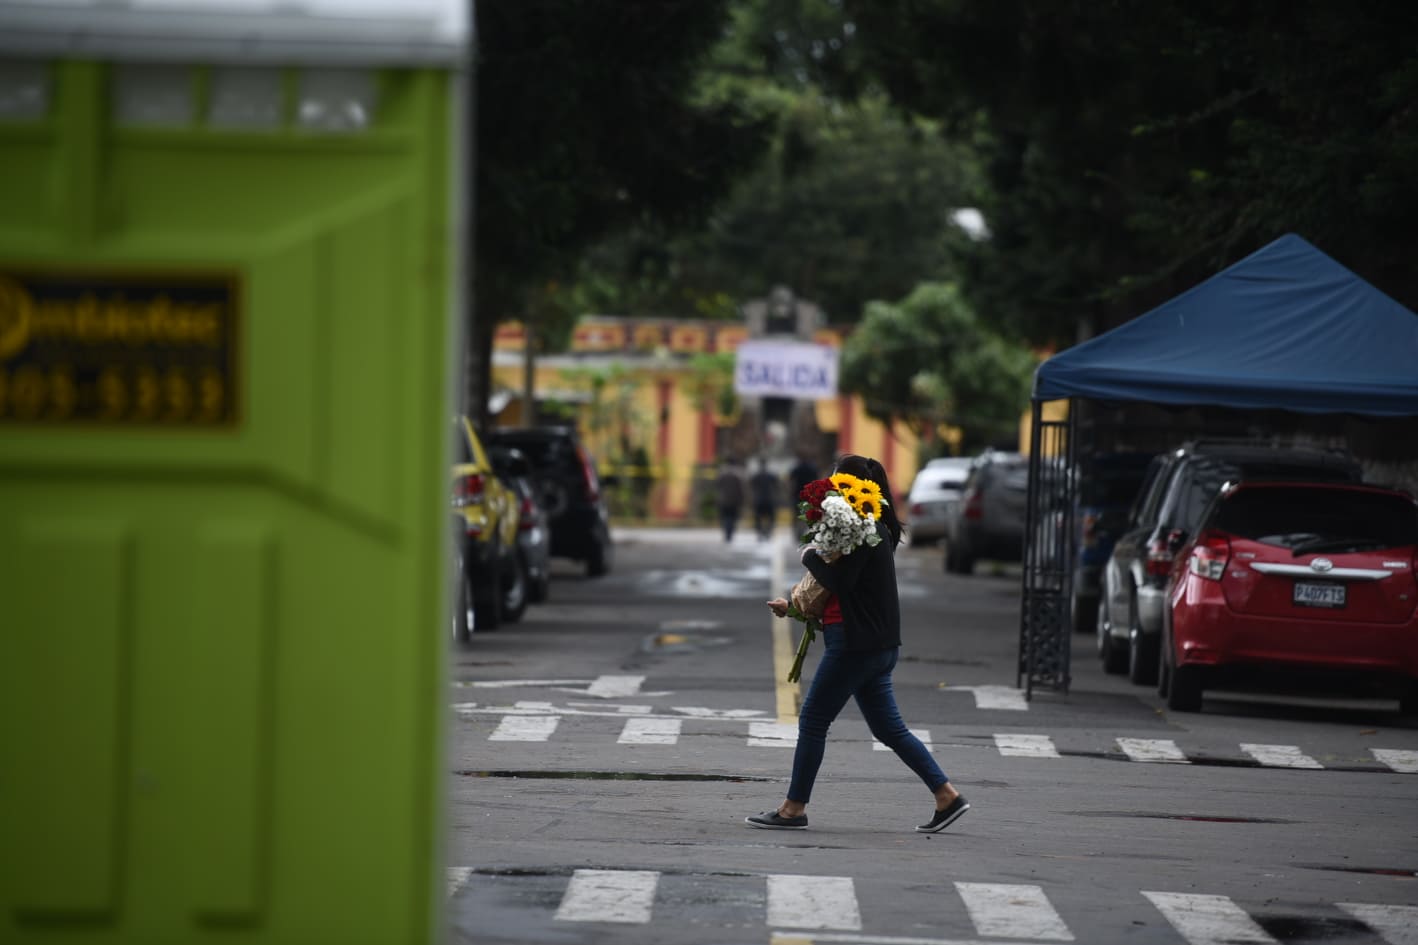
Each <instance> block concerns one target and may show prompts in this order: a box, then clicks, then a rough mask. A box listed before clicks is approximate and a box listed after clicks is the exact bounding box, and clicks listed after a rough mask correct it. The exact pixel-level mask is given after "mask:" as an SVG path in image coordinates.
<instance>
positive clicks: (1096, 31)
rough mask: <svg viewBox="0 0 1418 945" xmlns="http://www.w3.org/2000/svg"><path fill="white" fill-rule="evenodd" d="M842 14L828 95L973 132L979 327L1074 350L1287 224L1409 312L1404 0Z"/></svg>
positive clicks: (1074, 0)
mask: <svg viewBox="0 0 1418 945" xmlns="http://www.w3.org/2000/svg"><path fill="white" fill-rule="evenodd" d="M844 11H845V15H846V16H847V17H848V18H849V19H850V20H851V22H852V23H853V24H854V25H855V27H856V29H855V34H854V50H853V54H852V59H851V61H850V62H849V63H847V64H846V66H845V68H846V69H848V70H849V71H850V70H860V72H859V74H856V75H853V76H850V77H849V78H848V79H847V80H845V81H839V82H838V84H837V85H836V86H835V87H836V88H838V89H842V90H850V89H853V88H857V87H860V86H861V85H862V84H863V83H866V82H870V81H876V82H880V83H881V84H882V86H883V87H884V88H886V89H887V90H888V92H889V94H890V96H891V99H892V101H894V102H895V103H896V104H897V105H899V106H901V107H903V108H906V109H908V110H910V111H912V112H914V113H917V114H923V115H929V116H931V117H933V118H936V119H938V120H940V121H941V122H942V123H943V124H944V127H946V128H947V129H949V130H950V131H951V132H953V133H967V132H970V130H971V129H974V132H973V133H974V135H975V140H976V142H977V144H978V145H979V146H980V148H981V153H982V156H983V158H984V161H985V165H986V167H987V168H988V172H989V182H990V187H989V197H988V199H986V200H983V201H982V202H981V204H980V205H981V208H982V210H983V211H984V212H985V215H986V218H987V220H988V222H989V225H990V229H991V231H992V233H993V234H994V237H993V239H991V240H989V241H988V242H986V243H981V244H978V245H976V246H974V247H962V249H968V250H969V252H968V255H967V257H966V260H965V263H964V265H963V279H962V285H963V288H964V291H965V292H966V293H967V295H968V296H969V297H970V299H971V301H972V302H973V303H974V304H975V306H976V308H977V309H978V310H979V311H982V312H989V313H990V316H991V318H992V319H993V320H997V321H999V322H1000V323H1002V324H1004V325H1006V326H1009V327H1010V328H1012V329H1014V330H1017V331H1024V332H1027V333H1028V334H1029V336H1030V337H1032V338H1034V339H1035V340H1037V341H1041V342H1042V341H1047V340H1053V341H1059V342H1064V343H1068V342H1072V341H1073V338H1074V334H1075V331H1076V327H1077V325H1078V324H1079V322H1080V321H1081V320H1087V321H1090V322H1091V323H1092V326H1093V328H1094V329H1096V330H1101V329H1105V328H1108V327H1111V326H1112V325H1113V324H1117V323H1120V322H1121V321H1124V320H1126V319H1127V318H1129V317H1132V316H1134V315H1137V314H1140V313H1141V312H1142V311H1145V310H1146V309H1148V308H1150V307H1152V305H1155V304H1157V303H1158V302H1160V301H1162V300H1163V299H1165V298H1167V297H1170V296H1171V295H1173V294H1175V293H1177V292H1179V291H1182V290H1183V289H1185V288H1186V287H1188V286H1190V285H1192V284H1194V283H1195V282H1197V281H1199V280H1200V279H1202V278H1205V277H1206V276H1208V275H1210V274H1211V273H1213V272H1214V271H1216V269H1218V268H1220V267H1222V266H1224V265H1226V264H1228V263H1230V262H1233V261H1235V260H1236V259H1237V258H1239V257H1240V256H1242V255H1244V254H1245V253H1248V252H1250V251H1252V250H1254V249H1256V248H1258V247H1259V246H1261V245H1263V244H1264V243H1266V242H1269V241H1270V240H1272V239H1274V238H1275V237H1277V236H1279V235H1281V234H1282V233H1285V232H1288V231H1295V232H1299V233H1300V234H1301V235H1302V236H1304V237H1306V238H1307V239H1309V240H1311V241H1312V242H1314V243H1316V245H1318V246H1319V247H1320V248H1321V249H1324V250H1325V251H1326V252H1329V253H1330V254H1332V255H1334V256H1336V257H1337V258H1338V259H1339V260H1340V261H1341V262H1344V263H1345V264H1346V265H1349V266H1350V267H1351V268H1353V269H1355V270H1356V271H1358V272H1359V273H1360V274H1361V275H1363V276H1365V277H1366V278H1369V279H1370V280H1371V281H1374V282H1375V283H1376V284H1377V285H1379V286H1380V287H1381V288H1384V289H1385V290H1386V291H1388V292H1389V293H1390V294H1393V295H1395V296H1396V297H1397V298H1398V299H1399V300H1400V301H1404V302H1405V303H1406V304H1408V305H1410V306H1415V305H1418V272H1415V270H1414V269H1413V267H1412V265H1411V260H1412V258H1413V256H1414V252H1415V249H1418V246H1415V243H1418V233H1416V232H1415V231H1414V230H1413V228H1412V226H1411V225H1409V223H1408V221H1409V220H1411V218H1412V216H1413V214H1414V212H1415V211H1416V210H1418V177H1415V175H1414V174H1413V173H1412V168H1413V166H1414V163H1413V161H1414V157H1415V156H1418V110H1415V109H1414V107H1413V102H1414V101H1418V6H1414V5H1413V4H1397V3H1394V4H1388V3H1376V4H1348V5H1340V4H1335V3H1333V2H1330V0H1296V2H1285V3H1280V2H1278V0H1265V2H1257V3H1250V4H1230V3H1220V2H1194V0H1188V2H1182V0H1155V2H1154V0H1146V2H1144V0H1120V2H1114V3H1089V2H1083V0H1064V2H1055V0H1048V2H1045V0H1000V2H994V3H959V2H955V0H844ZM836 66H838V67H840V66H841V64H840V63H838V64H836ZM830 71H831V70H824V73H823V76H824V79H827V78H829V77H830ZM837 71H838V72H840V71H841V68H838V69H837Z"/></svg>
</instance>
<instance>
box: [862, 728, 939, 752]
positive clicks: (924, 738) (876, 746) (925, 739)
mask: <svg viewBox="0 0 1418 945" xmlns="http://www.w3.org/2000/svg"><path fill="white" fill-rule="evenodd" d="M911 734H912V735H914V736H916V737H917V738H919V739H920V740H921V744H922V745H925V746H926V751H930V750H931V731H930V729H928V728H913V729H911ZM871 747H872V750H873V751H890V750H891V749H890V748H888V747H887V746H886V745H883V744H882V743H881V742H879V741H877V740H876V739H875V738H873V739H872V740H871Z"/></svg>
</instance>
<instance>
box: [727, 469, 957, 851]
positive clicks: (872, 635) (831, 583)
mask: <svg viewBox="0 0 1418 945" xmlns="http://www.w3.org/2000/svg"><path fill="white" fill-rule="evenodd" d="M835 472H837V473H846V474H848V475H852V476H856V477H857V478H859V479H867V480H870V481H871V482H874V483H876V484H877V485H878V486H879V487H881V496H882V498H883V499H884V500H885V501H884V502H883V503H882V510H881V518H880V521H878V522H877V526H876V528H877V534H879V535H881V536H882V539H883V540H882V541H881V542H878V543H877V544H876V545H863V546H862V547H860V548H857V549H856V550H855V551H853V552H852V553H851V554H848V555H845V556H843V557H841V558H838V559H837V560H835V561H833V562H832V563H830V564H829V563H828V562H826V561H824V560H823V559H822V557H821V556H820V555H819V554H818V553H817V550H816V549H815V548H813V547H812V546H811V545H809V546H808V547H807V548H806V549H805V550H804V551H803V555H802V562H803V564H804V565H805V566H806V567H807V569H808V570H809V571H810V572H812V575H813V577H815V578H817V580H818V582H819V583H821V584H822V585H823V587H825V588H827V589H828V590H829V591H831V592H832V596H831V597H829V598H828V601H827V607H826V610H825V611H824V613H823V616H822V625H823V626H822V640H823V644H824V646H825V652H824V653H823V654H822V659H821V660H820V661H819V663H818V666H817V673H816V674H815V675H814V676H813V679H812V685H811V687H809V689H808V694H807V699H806V700H804V701H803V706H802V711H801V713H800V714H799V717H798V745H797V751H796V752H795V753H794V755H793V776H792V781H791V782H790V783H789V785H788V795H787V797H786V798H785V799H784V800H783V803H782V804H780V805H778V808H777V809H776V810H771V811H764V812H763V813H761V814H755V815H753V816H751V817H747V818H745V822H746V823H748V824H749V825H750V826H753V827H764V828H768V829H775V830H790V829H801V828H803V827H806V826H807V812H806V811H807V804H808V800H809V799H810V798H811V796H812V788H813V782H814V781H815V780H816V779H817V772H818V769H819V768H820V767H821V766H822V755H823V751H824V750H825V748H826V746H827V730H828V728H829V727H830V726H831V725H832V722H833V721H834V720H835V719H836V718H837V714H838V713H839V712H841V711H842V709H843V707H844V706H846V704H847V700H848V699H849V698H855V699H856V701H857V706H858V708H860V709H861V711H862V717H863V718H865V719H866V722H867V725H868V727H870V729H871V733H872V735H873V736H874V737H875V738H876V739H877V740H878V741H880V742H881V743H882V744H884V745H886V746H887V747H888V748H890V749H891V750H892V751H894V752H896V754H897V756H898V757H900V759H901V760H902V761H904V762H905V763H906V765H907V766H908V767H909V768H910V769H911V770H912V771H914V772H915V773H916V775H917V777H919V778H920V779H921V780H922V781H923V782H925V785H926V787H927V788H928V789H929V790H930V792H931V794H932V795H933V796H934V797H935V809H934V812H933V814H932V816H931V818H930V819H929V820H928V821H926V822H925V823H923V824H920V825H918V826H917V827H916V830H917V832H920V833H935V832H937V831H939V830H943V829H945V828H946V827H948V826H949V825H950V824H952V823H954V822H955V821H956V820H958V819H959V818H960V816H961V815H962V814H964V813H965V812H966V811H967V810H969V809H970V804H969V802H968V801H966V800H965V797H964V796H963V795H962V794H961V793H960V792H959V791H957V790H955V787H954V786H953V785H951V783H950V780H949V779H948V778H947V777H946V776H945V773H944V772H943V771H941V770H940V766H939V765H937V764H936V762H935V759H934V758H932V757H931V754H930V752H929V751H928V750H927V749H926V747H925V746H924V745H923V744H921V740H920V739H918V738H917V737H916V736H915V735H912V734H911V732H910V730H909V729H908V728H906V723H905V722H904V721H902V719H901V712H900V710H899V709H897V707H896V697H895V695H894V694H893V692H892V688H891V672H892V670H893V669H894V668H895V667H896V657H897V653H898V652H899V650H900V648H901V605H900V600H899V598H898V597H897V592H896V561H895V552H896V546H897V545H898V544H900V542H901V521H900V519H898V518H897V517H896V509H895V500H894V499H893V498H892V495H891V487H890V484H889V483H888V482H887V477H886V470H885V469H884V468H882V465H881V463H879V462H877V461H876V460H874V459H869V458H867V457H864V456H856V455H852V454H848V455H845V456H843V457H842V458H841V459H839V460H838V461H837V468H836V470H835ZM768 608H769V609H770V610H771V611H773V613H774V615H775V616H778V617H784V616H787V613H788V602H787V600H785V599H783V598H781V597H779V598H776V599H774V600H770V601H769V602H768Z"/></svg>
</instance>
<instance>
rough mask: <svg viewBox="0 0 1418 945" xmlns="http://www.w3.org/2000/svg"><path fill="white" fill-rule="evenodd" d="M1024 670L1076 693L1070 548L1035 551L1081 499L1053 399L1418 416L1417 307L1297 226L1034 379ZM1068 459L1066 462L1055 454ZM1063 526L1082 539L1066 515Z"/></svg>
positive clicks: (1066, 424)
mask: <svg viewBox="0 0 1418 945" xmlns="http://www.w3.org/2000/svg"><path fill="white" fill-rule="evenodd" d="M1032 400H1033V427H1032V432H1031V438H1032V443H1031V450H1030V489H1029V510H1028V516H1027V518H1026V522H1027V529H1026V532H1025V535H1026V538H1025V554H1024V598H1023V604H1022V607H1021V614H1020V665H1019V675H1020V677H1021V679H1027V683H1024V685H1026V687H1027V690H1028V692H1029V693H1030V694H1031V695H1032V691H1033V688H1034V686H1035V685H1036V684H1040V685H1045V686H1048V687H1050V688H1054V689H1063V690H1067V688H1068V679H1069V669H1068V662H1069V654H1068V643H1069V631H1068V629H1067V628H1068V625H1069V622H1068V620H1067V616H1068V614H1067V610H1068V605H1069V598H1070V596H1071V591H1072V589H1071V586H1070V585H1071V581H1072V547H1071V543H1070V542H1063V546H1062V547H1056V548H1039V547H1035V546H1036V545H1037V544H1038V543H1039V542H1038V541H1037V540H1036V535H1035V531H1036V530H1035V528H1034V523H1035V522H1036V521H1037V520H1038V517H1039V515H1041V514H1042V510H1043V509H1044V508H1045V507H1051V508H1059V507H1062V508H1064V509H1066V510H1067V509H1071V508H1072V504H1073V503H1072V501H1071V500H1072V496H1071V491H1072V488H1073V485H1074V484H1073V481H1072V476H1070V475H1068V474H1066V473H1065V472H1064V471H1065V470H1070V469H1072V468H1073V459H1074V455H1073V454H1074V450H1075V443H1074V437H1073V436H1072V435H1071V424H1072V417H1073V415H1074V413H1075V411H1073V410H1070V411H1069V419H1067V420H1062V421H1046V420H1044V419H1043V414H1042V412H1041V405H1042V404H1043V403H1044V402H1046V401H1051V400H1094V401H1106V402H1128V403H1148V404H1161V405H1164V406H1173V407H1196V406H1201V407H1226V408H1235V409H1239V410H1285V411H1292V412H1296V413H1304V414H1352V415H1359V416H1364V417H1414V416H1418V315H1415V314H1414V313H1413V312H1412V311H1410V310H1409V309H1407V308H1405V307H1404V306H1402V305H1400V304H1399V303H1398V302H1395V301H1394V300H1393V299H1391V298H1389V297H1388V296H1387V295H1385V294H1384V293H1382V292H1380V291H1379V290H1378V289H1376V288H1374V287H1373V286H1372V285H1370V284H1369V283H1367V282H1365V281H1364V280H1363V279H1361V278H1359V276H1357V275H1355V274H1354V273H1353V272H1351V271H1349V270H1348V269H1346V268H1345V267H1343V266H1341V265H1340V264H1339V263H1337V262H1335V261H1334V260H1333V259H1331V258H1330V257H1329V256H1326V255H1325V254H1324V253H1322V252H1320V251H1319V250H1318V249H1316V248H1315V247H1314V246H1312V245H1311V244H1309V243H1308V242H1306V241H1305V240H1303V239H1301V238H1300V237H1299V236H1296V235H1294V234H1293V233H1292V234H1287V235H1286V236H1282V237H1281V238H1279V239H1277V240H1276V241H1275V242H1273V243H1270V244H1269V245H1267V246H1265V247H1263V248H1261V249H1259V250H1257V251H1256V252H1254V253H1252V254H1251V255H1249V256H1247V257H1245V258H1244V259H1242V260H1240V261H1239V262H1237V263H1235V264H1233V265H1231V266H1229V267H1227V268H1226V269H1223V270H1222V271H1221V272H1219V273H1217V274H1216V275H1214V276H1212V277H1211V278H1209V279H1207V280H1206V281H1205V282H1202V283H1201V284H1199V285H1197V286H1194V287H1193V288H1191V289H1189V290H1187V291H1186V292H1183V293H1182V294H1181V295H1178V296H1176V297H1175V298H1173V299H1171V300H1170V301H1167V302H1165V303H1163V304H1162V305H1159V306H1158V307H1156V308H1154V309H1152V310H1151V311H1150V312H1147V313H1146V314H1144V315H1140V316H1138V317H1137V318H1135V319H1133V320H1132V321H1130V322H1128V323H1126V324H1124V325H1122V326H1120V327H1118V328H1115V329H1113V330H1112V331H1109V332H1107V333H1105V334H1102V335H1099V336H1098V337H1096V338H1092V339H1090V340H1088V341H1086V342H1084V343H1082V344H1080V345H1078V346H1076V347H1073V348H1069V349H1067V350H1065V351H1062V352H1060V353H1059V354H1057V355H1055V356H1053V357H1052V358H1049V359H1048V360H1047V361H1045V362H1044V363H1043V364H1041V365H1040V366H1039V368H1038V370H1037V371H1036V372H1035V374H1034V390H1033V394H1032ZM1047 457H1059V458H1061V459H1062V460H1063V462H1059V463H1056V462H1050V461H1049V460H1048V459H1047ZM1064 534H1072V523H1071V522H1068V523H1066V527H1065V530H1064Z"/></svg>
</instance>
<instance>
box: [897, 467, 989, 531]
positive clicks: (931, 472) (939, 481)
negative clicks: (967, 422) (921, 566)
mask: <svg viewBox="0 0 1418 945" xmlns="http://www.w3.org/2000/svg"><path fill="white" fill-rule="evenodd" d="M971 462H972V460H971V458H970V457H968V456H943V457H940V458H939V459H933V460H931V461H930V462H928V463H926V465H925V466H923V467H922V468H921V471H920V472H918V473H916V478H915V479H914V480H913V481H912V482H911V491H910V492H909V493H907V495H906V510H905V513H906V514H905V515H903V516H902V518H903V519H904V520H905V522H906V526H907V528H906V534H907V537H908V538H909V540H910V542H911V544H912V545H913V546H914V545H924V544H927V543H933V542H937V541H940V539H942V538H944V537H945V519H946V514H947V513H948V512H949V511H950V506H951V504H952V503H954V502H958V501H959V500H960V495H961V493H962V492H964V490H965V480H966V478H967V477H968V476H969V475H970V464H971Z"/></svg>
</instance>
